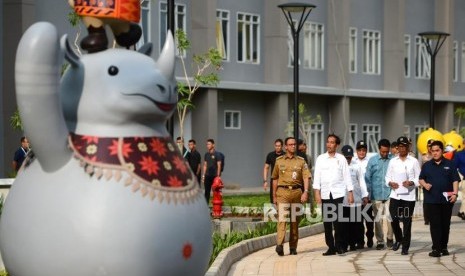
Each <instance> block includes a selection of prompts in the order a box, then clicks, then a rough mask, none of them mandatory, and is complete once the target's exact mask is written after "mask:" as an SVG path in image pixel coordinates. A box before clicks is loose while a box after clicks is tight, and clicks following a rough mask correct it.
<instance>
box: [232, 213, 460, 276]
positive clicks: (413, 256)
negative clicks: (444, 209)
mask: <svg viewBox="0 0 465 276" xmlns="http://www.w3.org/2000/svg"><path fill="white" fill-rule="evenodd" d="M421 222H422V221H416V222H415V223H414V224H413V228H412V246H411V248H410V254H409V255H408V256H402V255H400V252H398V251H397V252H394V251H391V250H373V249H363V250H358V251H356V252H348V253H347V254H346V255H345V256H327V257H326V256H322V255H321V254H322V253H323V252H325V251H326V249H327V248H326V246H325V244H324V234H317V235H314V236H310V237H307V238H301V239H300V241H299V248H298V253H299V255H297V256H289V255H286V256H284V257H278V256H277V255H276V254H275V252H274V246H272V247H269V248H266V249H263V250H259V251H257V252H255V253H253V254H251V255H249V256H247V257H245V258H243V259H241V260H240V261H238V262H236V263H235V264H233V265H232V266H231V268H230V270H229V273H228V276H236V275H279V276H281V275H283V276H285V275H293V276H295V275H305V276H307V275H331V276H333V275H354V274H358V275H362V276H365V275H367V276H368V275H370V276H372V275H375V276H384V275H405V274H408V275H434V276H436V275H441V276H442V275H465V250H464V249H463V248H465V240H464V239H463V237H464V236H465V227H464V226H465V222H464V221H462V220H460V219H458V218H457V219H455V218H454V217H453V218H452V224H451V236H450V239H449V252H451V255H450V256H446V257H441V258H438V259H437V260H433V259H432V258H430V257H428V253H429V252H430V250H431V237H430V234H429V228H428V227H427V226H425V225H423V224H422V223H421ZM285 252H286V248H285ZM286 253H288V252H286ZM433 261H434V262H433ZM251 263H252V264H251ZM257 264H259V265H257ZM388 270H389V271H388ZM247 273H250V274H247ZM252 273H255V274H252ZM391 273H392V274H391Z"/></svg>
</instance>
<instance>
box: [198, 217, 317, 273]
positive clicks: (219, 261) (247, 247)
mask: <svg viewBox="0 0 465 276" xmlns="http://www.w3.org/2000/svg"><path fill="white" fill-rule="evenodd" d="M323 232H324V227H323V223H322V222H320V223H317V224H314V225H310V226H305V227H302V228H299V239H301V238H305V237H308V236H312V235H315V234H320V233H323ZM287 233H289V231H287ZM286 236H288V235H286ZM287 240H288V238H286V241H287ZM274 245H276V233H275V234H269V235H266V236H262V237H258V238H253V239H248V240H245V241H241V242H240V243H237V244H235V245H233V246H231V247H228V248H226V249H223V250H222V251H221V252H220V254H218V257H216V259H215V261H214V262H213V264H212V265H211V266H210V268H209V269H208V270H207V272H206V273H205V276H226V275H228V271H229V269H230V268H231V266H232V265H233V264H234V263H235V262H237V261H238V260H240V259H242V258H243V257H245V256H247V255H249V254H252V253H253V252H255V251H258V250H261V249H263V248H267V247H271V246H274Z"/></svg>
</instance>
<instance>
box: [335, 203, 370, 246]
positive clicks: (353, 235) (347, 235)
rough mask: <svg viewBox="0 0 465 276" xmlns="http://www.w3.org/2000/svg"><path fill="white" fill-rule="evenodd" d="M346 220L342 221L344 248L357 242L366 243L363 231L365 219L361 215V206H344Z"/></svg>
mask: <svg viewBox="0 0 465 276" xmlns="http://www.w3.org/2000/svg"><path fill="white" fill-rule="evenodd" d="M342 208H343V214H344V222H341V225H342V226H341V229H344V230H343V231H342V235H343V248H347V246H349V245H350V246H351V247H353V246H355V245H357V244H364V240H363V234H364V233H363V232H364V231H365V228H364V227H363V219H362V217H361V216H360V211H361V208H362V207H361V206H354V207H348V206H344V207H342Z"/></svg>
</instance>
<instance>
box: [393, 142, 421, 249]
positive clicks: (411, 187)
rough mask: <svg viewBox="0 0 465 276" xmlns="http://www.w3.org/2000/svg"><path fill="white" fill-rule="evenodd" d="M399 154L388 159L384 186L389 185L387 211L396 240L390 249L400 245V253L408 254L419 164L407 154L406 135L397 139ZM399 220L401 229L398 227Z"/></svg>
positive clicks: (407, 143)
mask: <svg viewBox="0 0 465 276" xmlns="http://www.w3.org/2000/svg"><path fill="white" fill-rule="evenodd" d="M397 148H398V150H399V155H398V156H396V157H394V158H392V159H391V161H389V165H388V169H387V173H386V186H389V187H391V189H392V190H391V195H390V204H389V212H390V214H391V218H392V221H391V225H392V230H393V232H394V236H395V238H396V241H395V243H394V245H393V246H392V250H394V251H397V250H398V249H399V247H400V245H402V252H401V254H402V255H408V249H409V247H410V240H411V230H412V215H413V211H414V209H415V187H418V186H419V183H418V177H419V176H420V165H419V163H418V160H417V159H416V158H414V157H412V156H410V155H409V140H408V138H407V137H404V136H402V137H399V138H398V139H397ZM400 221H402V224H403V230H402V229H401V228H400Z"/></svg>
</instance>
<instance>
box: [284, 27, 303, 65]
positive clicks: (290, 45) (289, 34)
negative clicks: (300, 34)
mask: <svg viewBox="0 0 465 276" xmlns="http://www.w3.org/2000/svg"><path fill="white" fill-rule="evenodd" d="M293 23H294V25H297V22H296V21H293ZM287 48H288V52H289V54H288V64H287V65H288V66H289V67H293V66H294V38H293V37H292V31H291V27H288V28H287ZM300 58H301V57H300ZM300 58H299V65H300Z"/></svg>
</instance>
